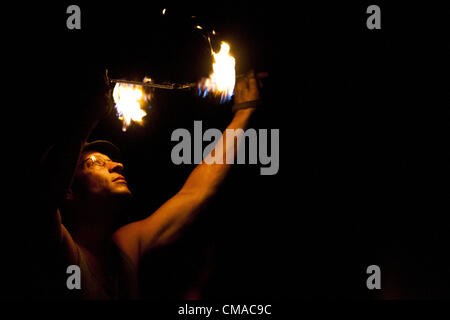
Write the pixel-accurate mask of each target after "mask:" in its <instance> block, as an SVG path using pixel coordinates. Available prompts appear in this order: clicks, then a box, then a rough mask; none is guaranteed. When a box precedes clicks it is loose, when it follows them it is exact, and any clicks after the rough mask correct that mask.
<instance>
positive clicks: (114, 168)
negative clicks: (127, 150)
mask: <svg viewBox="0 0 450 320" xmlns="http://www.w3.org/2000/svg"><path fill="white" fill-rule="evenodd" d="M123 169H124V167H123V164H121V163H120V162H114V161H113V162H111V163H110V166H109V172H117V173H122V171H123Z"/></svg>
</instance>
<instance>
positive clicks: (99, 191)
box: [76, 151, 131, 199]
mask: <svg viewBox="0 0 450 320" xmlns="http://www.w3.org/2000/svg"><path fill="white" fill-rule="evenodd" d="M122 171H123V165H122V164H121V163H119V162H114V161H112V160H111V159H110V158H109V157H108V156H107V155H105V154H103V153H100V152H95V151H92V152H88V153H84V154H82V157H81V161H80V167H79V168H78V170H77V173H76V179H77V180H78V181H79V182H81V184H82V186H83V189H84V192H86V195H87V196H94V197H96V198H105V199H111V197H116V196H130V195H131V191H130V189H128V185H127V182H126V180H125V178H124V176H123V175H122Z"/></svg>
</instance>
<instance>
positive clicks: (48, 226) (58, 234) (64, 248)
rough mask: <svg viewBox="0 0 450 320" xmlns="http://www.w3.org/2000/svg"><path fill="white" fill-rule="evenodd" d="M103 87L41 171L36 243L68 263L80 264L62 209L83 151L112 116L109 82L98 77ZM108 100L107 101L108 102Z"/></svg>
mask: <svg viewBox="0 0 450 320" xmlns="http://www.w3.org/2000/svg"><path fill="white" fill-rule="evenodd" d="M94 81H98V85H99V86H100V87H96V95H95V96H94V97H92V100H91V101H90V102H91V103H89V101H87V102H86V101H85V103H87V107H86V110H85V111H84V112H83V115H82V117H81V118H80V119H79V120H80V121H79V122H78V123H76V124H75V123H74V125H75V126H74V128H72V130H71V131H70V132H68V134H65V135H63V136H62V137H60V138H59V140H58V141H57V142H56V143H55V144H54V145H53V146H52V147H51V148H49V150H48V151H47V152H46V154H45V155H44V156H43V157H42V159H41V162H42V163H41V166H40V172H39V177H38V180H39V183H40V184H41V185H40V186H39V193H40V196H39V201H40V203H39V209H40V215H38V216H36V217H35V220H36V221H35V224H34V227H33V228H34V230H36V234H33V239H32V242H33V244H35V245H37V246H40V247H42V246H43V247H44V248H46V249H50V250H57V252H59V253H61V254H62V257H63V258H65V259H66V260H67V261H68V262H72V263H76V262H77V261H76V260H77V257H78V255H77V251H76V246H75V243H74V241H73V239H72V237H71V236H70V234H69V232H68V231H67V229H66V228H65V227H64V225H63V224H62V223H61V215H60V211H59V208H60V206H61V204H62V203H63V201H64V199H65V197H66V194H67V191H68V190H69V189H70V186H71V183H72V180H73V176H74V172H75V169H76V166H77V164H78V161H79V157H80V154H81V151H82V148H83V146H84V144H85V142H86V140H87V138H88V136H89V134H90V133H91V131H92V130H93V129H94V128H95V126H96V125H97V124H98V122H99V121H100V120H101V119H103V118H104V117H105V116H106V115H107V114H109V113H110V112H111V110H112V108H113V106H112V104H111V103H112V102H111V101H110V100H109V98H108V94H109V92H108V93H107V94H105V92H104V91H105V87H104V86H105V85H106V82H105V79H104V78H103V76H102V77H100V76H99V75H98V74H97V78H96V79H94ZM105 98H106V99H105Z"/></svg>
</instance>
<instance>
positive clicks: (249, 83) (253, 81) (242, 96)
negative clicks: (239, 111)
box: [234, 71, 265, 104]
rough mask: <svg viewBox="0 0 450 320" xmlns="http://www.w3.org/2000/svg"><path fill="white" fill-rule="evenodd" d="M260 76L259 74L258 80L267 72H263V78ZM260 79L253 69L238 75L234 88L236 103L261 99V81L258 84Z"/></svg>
mask: <svg viewBox="0 0 450 320" xmlns="http://www.w3.org/2000/svg"><path fill="white" fill-rule="evenodd" d="M259 76H260V75H259V74H258V80H259V79H261V78H262V77H264V76H265V74H261V78H260V77H259ZM258 80H257V77H256V76H255V73H254V72H253V71H251V72H249V73H247V74H246V75H244V76H241V77H238V78H237V79H236V85H235V88H234V103H235V104H239V103H244V102H248V101H255V100H259V99H260V96H259V87H260V86H259V84H261V83H259V84H258Z"/></svg>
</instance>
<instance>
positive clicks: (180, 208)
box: [115, 73, 259, 265]
mask: <svg viewBox="0 0 450 320" xmlns="http://www.w3.org/2000/svg"><path fill="white" fill-rule="evenodd" d="M234 99H235V105H236V106H237V105H241V106H242V105H245V104H247V108H244V109H239V110H237V111H236V112H235V115H234V117H233V120H232V121H231V123H230V124H229V125H228V127H227V129H234V130H236V129H242V130H245V129H246V128H247V127H248V124H249V121H250V117H251V115H252V114H253V112H254V111H255V108H254V107H248V106H250V105H251V104H248V102H253V101H258V100H259V90H258V84H257V80H256V78H255V75H254V74H253V73H251V74H249V75H248V76H246V77H243V78H241V79H240V80H239V81H238V82H237V83H236V88H235V98H234ZM233 139H234V138H233ZM243 139H244V137H243V135H238V136H237V143H227V141H226V130H225V132H224V133H223V135H222V137H221V138H220V140H219V141H218V142H217V144H216V148H215V149H213V151H212V152H216V153H218V155H220V156H223V161H222V162H223V164H220V163H219V164H218V163H215V162H213V163H211V162H212V161H208V163H211V164H207V163H205V161H203V162H202V163H201V164H199V165H197V166H196V167H195V169H194V170H193V171H192V173H191V174H190V175H189V177H188V179H187V180H186V182H185V184H184V185H183V187H182V188H181V189H180V191H179V192H178V193H177V194H176V195H174V196H173V197H172V198H171V199H169V200H168V201H167V202H166V203H164V204H163V205H162V206H161V207H160V208H159V209H158V210H156V211H155V212H154V213H153V214H152V215H151V216H149V217H148V218H146V219H144V220H141V221H137V222H134V223H131V224H129V225H126V226H124V227H122V228H121V229H119V230H118V231H117V232H116V234H115V240H116V242H117V243H118V245H119V246H120V247H122V249H123V250H124V251H125V252H127V253H128V254H129V255H130V257H131V259H132V260H133V262H134V263H135V264H136V265H137V264H138V260H139V257H140V256H142V254H145V253H146V252H148V251H150V250H151V249H153V248H156V247H160V246H162V245H166V244H169V243H171V242H172V241H174V240H175V239H177V238H178V236H179V235H180V234H181V232H182V231H183V229H184V228H185V227H186V226H188V225H189V224H190V222H192V221H193V220H194V218H195V217H196V216H197V214H198V213H199V212H200V211H201V210H202V209H203V208H204V206H205V205H206V204H207V203H208V200H210V199H211V198H212V196H214V195H215V193H216V192H217V190H218V187H219V186H220V185H221V184H222V182H223V181H224V179H225V177H226V175H227V173H228V171H229V170H230V168H231V164H228V163H229V161H228V163H227V161H226V158H227V155H229V154H230V153H231V152H233V155H234V156H236V153H237V152H236V150H238V148H239V146H240V143H241V142H242V140H243ZM222 147H223V149H222ZM211 156H216V154H214V155H212V154H210V155H208V156H207V158H208V157H211ZM215 158H217V157H215ZM205 159H206V158H205Z"/></svg>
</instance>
